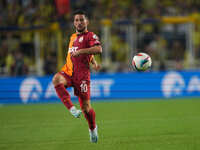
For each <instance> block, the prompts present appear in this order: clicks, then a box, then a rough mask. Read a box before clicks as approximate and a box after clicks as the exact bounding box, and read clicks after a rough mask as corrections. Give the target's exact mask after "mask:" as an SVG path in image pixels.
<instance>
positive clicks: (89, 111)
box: [79, 97, 98, 143]
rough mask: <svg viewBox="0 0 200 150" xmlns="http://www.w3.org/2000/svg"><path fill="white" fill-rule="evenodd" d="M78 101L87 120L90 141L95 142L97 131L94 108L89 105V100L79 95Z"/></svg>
mask: <svg viewBox="0 0 200 150" xmlns="http://www.w3.org/2000/svg"><path fill="white" fill-rule="evenodd" d="M79 103H80V106H81V109H82V112H83V114H84V116H85V118H86V120H87V122H88V125H89V134H90V141H91V142H93V143H96V142H97V140H98V133H97V125H96V121H95V118H96V114H95V111H94V109H93V108H92V107H91V104H90V100H88V99H82V98H81V97H79Z"/></svg>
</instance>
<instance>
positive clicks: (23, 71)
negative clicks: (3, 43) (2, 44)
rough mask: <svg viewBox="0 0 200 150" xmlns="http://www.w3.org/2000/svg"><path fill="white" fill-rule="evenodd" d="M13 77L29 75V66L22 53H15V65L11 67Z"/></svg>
mask: <svg viewBox="0 0 200 150" xmlns="http://www.w3.org/2000/svg"><path fill="white" fill-rule="evenodd" d="M11 75H12V76H22V75H28V66H27V65H26V64H25V63H24V56H23V54H22V52H21V51H19V50H17V51H15V53H14V63H13V64H12V66H11Z"/></svg>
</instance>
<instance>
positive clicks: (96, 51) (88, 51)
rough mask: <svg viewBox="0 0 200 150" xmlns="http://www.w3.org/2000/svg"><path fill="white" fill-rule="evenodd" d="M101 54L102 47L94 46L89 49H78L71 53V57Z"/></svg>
mask: <svg viewBox="0 0 200 150" xmlns="http://www.w3.org/2000/svg"><path fill="white" fill-rule="evenodd" d="M100 53H102V47H101V46H100V45H96V46H93V47H90V48H84V49H80V50H78V51H75V52H72V54H71V56H74V57H77V56H79V55H82V54H100Z"/></svg>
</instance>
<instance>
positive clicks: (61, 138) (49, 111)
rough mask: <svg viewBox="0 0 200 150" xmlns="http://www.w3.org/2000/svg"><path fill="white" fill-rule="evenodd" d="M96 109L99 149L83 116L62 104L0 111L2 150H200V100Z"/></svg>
mask: <svg viewBox="0 0 200 150" xmlns="http://www.w3.org/2000/svg"><path fill="white" fill-rule="evenodd" d="M76 105H78V104H76ZM92 106H93V107H94V109H95V111H96V120H97V124H98V127H99V141H98V143H97V144H93V143H90V142H89V135H88V126H87V123H86V121H85V119H84V117H83V116H81V118H80V119H77V118H73V117H72V116H71V115H70V114H69V112H68V111H67V110H66V109H65V107H64V105H62V104H61V103H55V104H31V105H5V106H1V107H0V150H200V99H199V100H198V99H183V100H181V99H171V100H141V101H139V100H138V101H135V100H134V101H123V102H120V101H109V102H105V101H104V102H93V103H92Z"/></svg>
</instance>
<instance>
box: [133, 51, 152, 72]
mask: <svg viewBox="0 0 200 150" xmlns="http://www.w3.org/2000/svg"><path fill="white" fill-rule="evenodd" d="M151 64H152V61H151V57H150V56H149V55H148V54H146V53H137V54H136V55H135V56H134V57H133V60H132V65H133V66H134V68H135V69H136V70H137V71H146V70H148V69H149V68H150V67H151Z"/></svg>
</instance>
